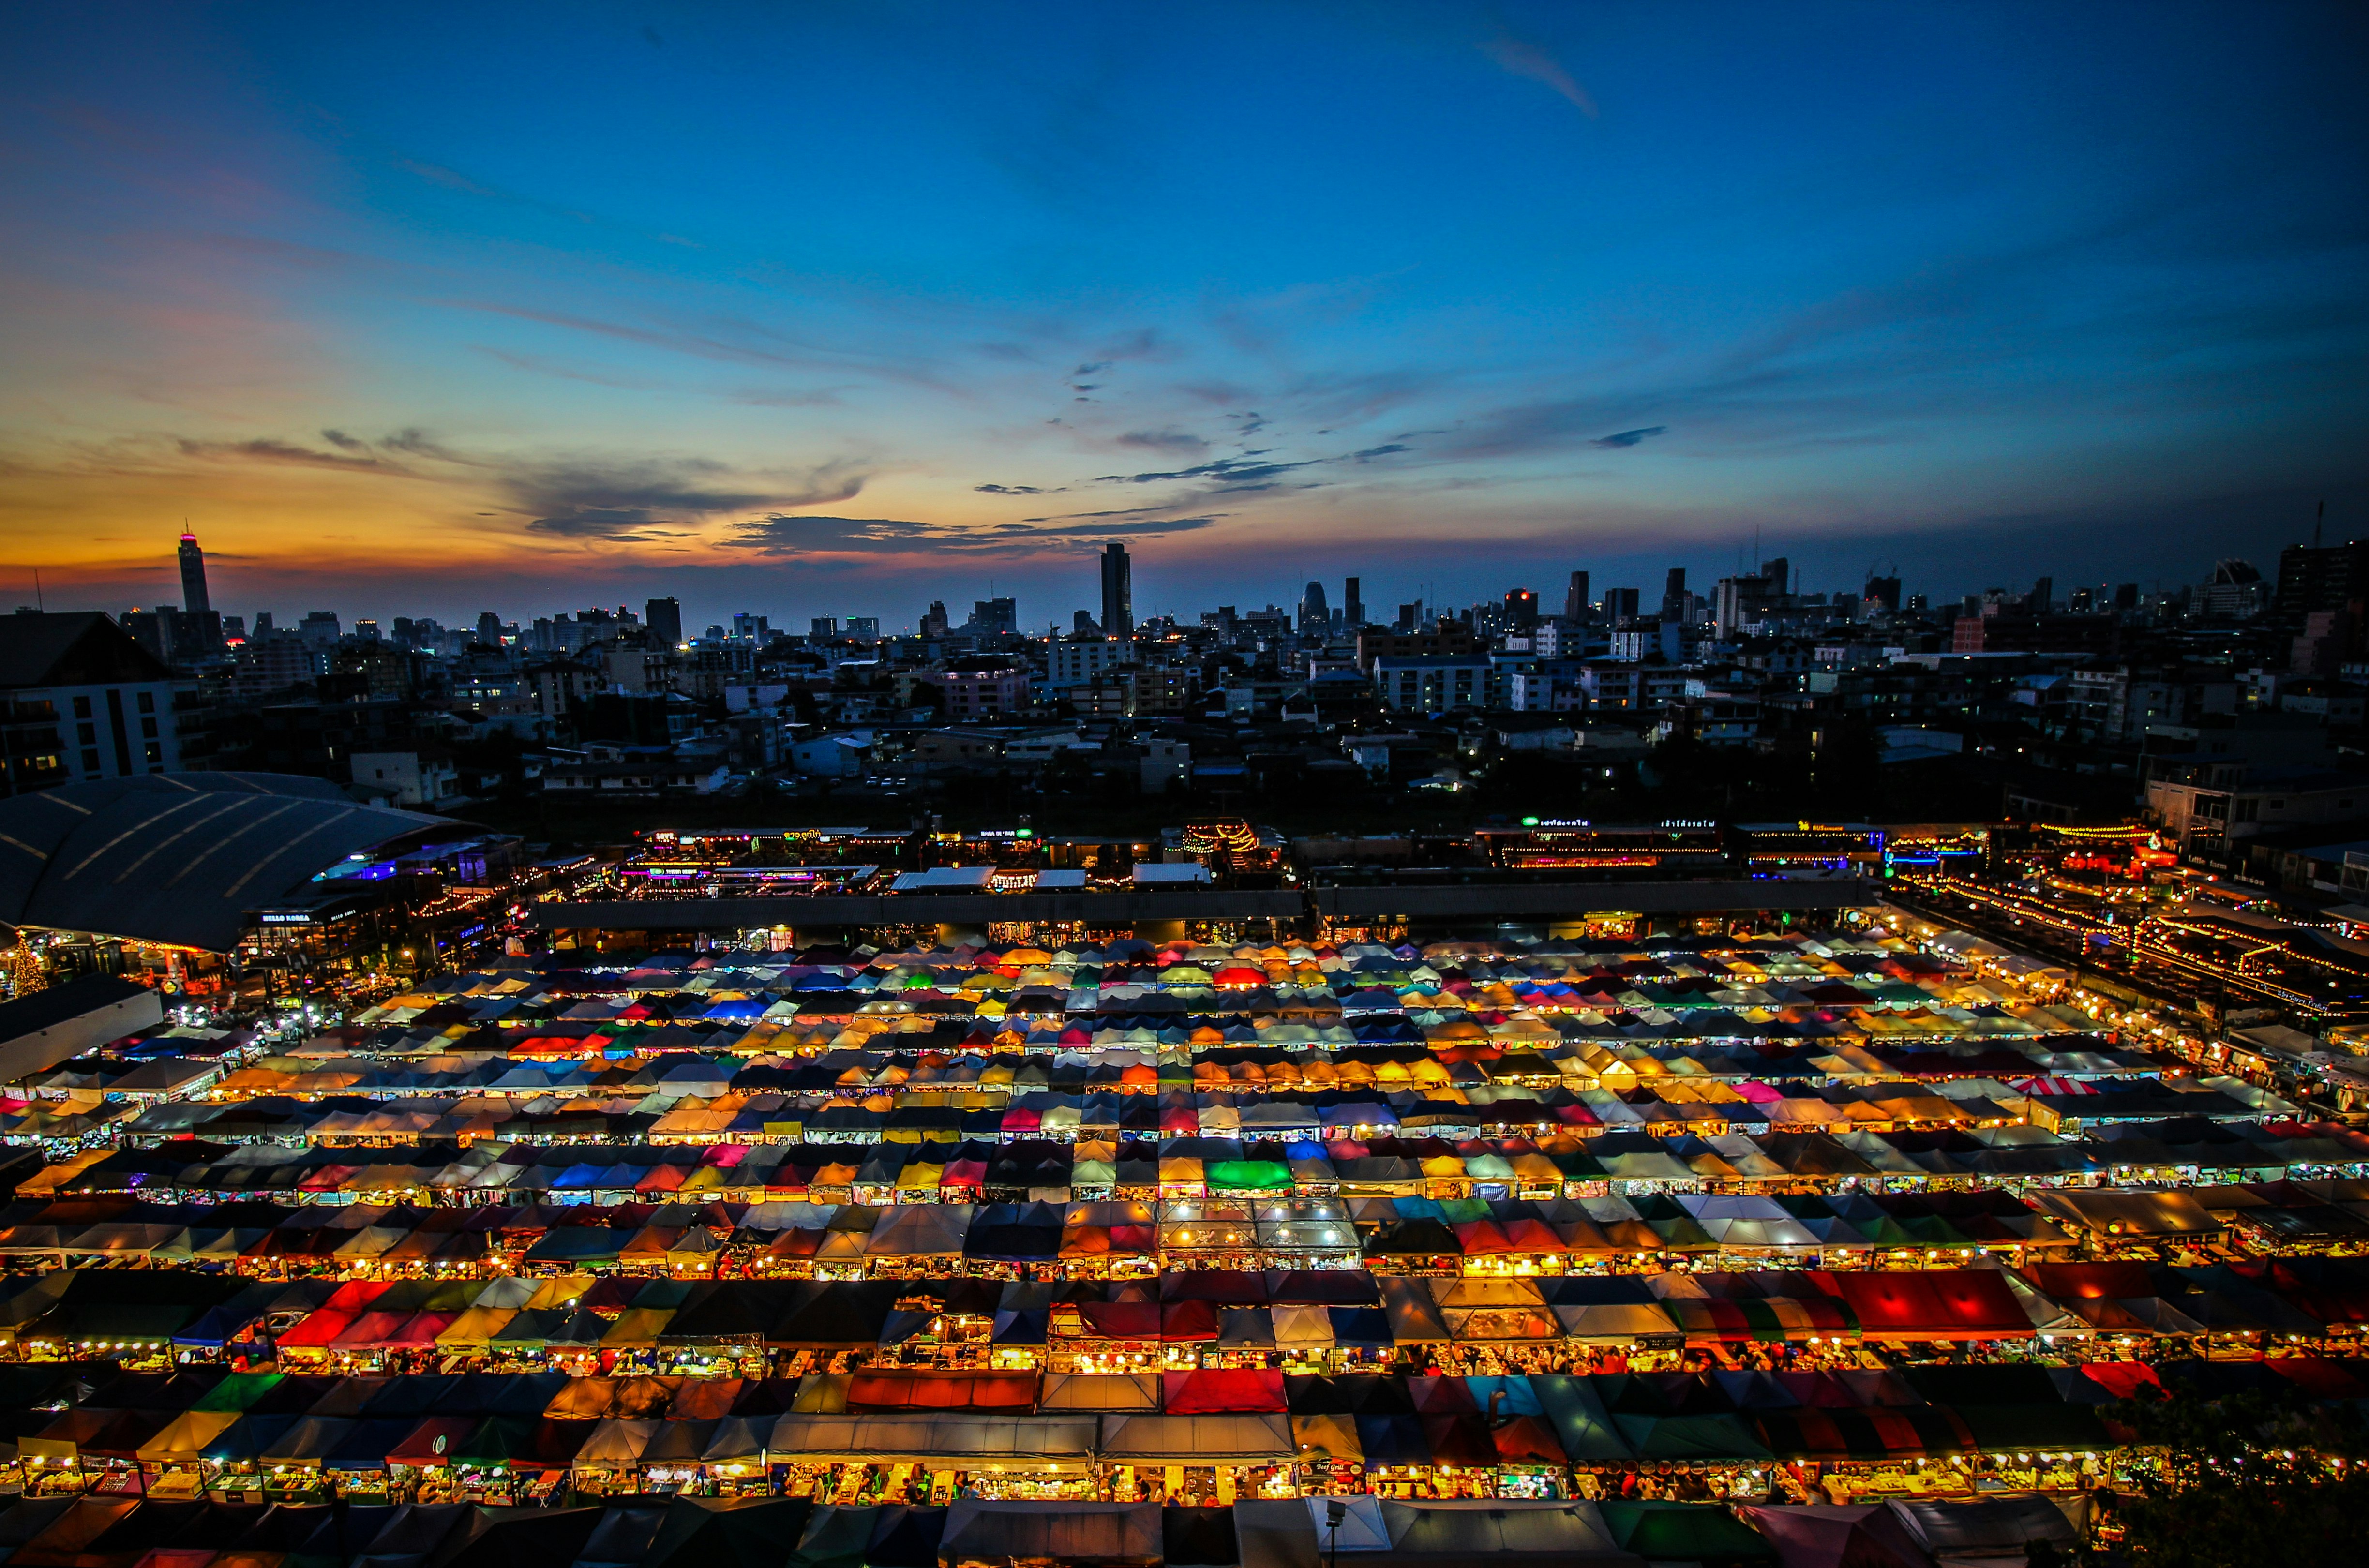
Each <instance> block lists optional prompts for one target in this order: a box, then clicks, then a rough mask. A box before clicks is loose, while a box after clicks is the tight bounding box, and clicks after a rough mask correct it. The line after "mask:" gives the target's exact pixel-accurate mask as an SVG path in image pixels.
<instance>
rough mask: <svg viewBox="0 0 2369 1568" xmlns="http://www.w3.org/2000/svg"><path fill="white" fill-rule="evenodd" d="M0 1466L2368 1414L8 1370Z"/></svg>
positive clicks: (1309, 1442)
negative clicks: (17, 1397)
mask: <svg viewBox="0 0 2369 1568" xmlns="http://www.w3.org/2000/svg"><path fill="white" fill-rule="evenodd" d="M0 1382H5V1385H6V1386H7V1387H10V1388H12V1389H29V1388H33V1387H34V1386H35V1385H37V1384H38V1385H39V1389H38V1393H39V1394H40V1396H43V1397H46V1398H47V1399H48V1400H49V1401H50V1402H53V1403H60V1404H62V1405H63V1408H58V1409H48V1408H41V1407H40V1406H34V1405H22V1404H15V1405H12V1406H11V1407H10V1409H9V1411H8V1412H7V1413H6V1414H5V1415H0V1428H5V1429H6V1430H5V1432H0V1443H5V1444H6V1445H7V1446H8V1447H10V1448H13V1449H14V1450H15V1452H14V1454H13V1455H11V1456H10V1457H12V1458H41V1459H47V1460H48V1461H50V1462H53V1463H58V1464H68V1463H71V1464H75V1465H79V1466H82V1467H85V1468H86V1469H88V1468H98V1467H103V1466H105V1465H107V1464H109V1463H110V1462H112V1463H115V1464H119V1465H133V1464H139V1465H146V1466H151V1467H156V1466H191V1465H204V1466H210V1467H216V1468H219V1469H225V1470H230V1471H238V1470H245V1471H269V1472H280V1471H289V1470H293V1471H342V1472H347V1473H349V1474H351V1473H358V1472H382V1473H383V1472H385V1471H388V1470H389V1468H390V1467H396V1468H410V1469H415V1470H417V1469H430V1468H450V1467H453V1466H463V1467H475V1468H488V1469H490V1468H504V1467H507V1468H509V1469H512V1470H516V1471H523V1472H526V1473H528V1474H531V1475H535V1476H542V1475H546V1474H548V1473H549V1472H552V1471H596V1470H597V1471H603V1472H608V1473H612V1474H613V1473H616V1472H621V1471H639V1470H642V1469H645V1468H647V1467H669V1468H674V1469H680V1470H694V1469H698V1468H701V1467H705V1468H708V1469H710V1470H717V1471H721V1470H723V1469H726V1468H727V1467H738V1468H739V1469H744V1470H759V1469H761V1467H763V1466H765V1465H767V1464H769V1463H782V1462H785V1461H795V1462H797V1463H801V1464H806V1465H809V1466H822V1465H829V1464H833V1463H852V1464H859V1465H894V1464H899V1463H904V1464H920V1465H925V1466H928V1467H931V1468H933V1469H952V1470H968V1469H974V1468H976V1469H988V1468H990V1467H991V1466H994V1465H998V1464H1008V1463H1011V1462H1013V1461H1014V1460H1023V1461H1025V1462H1026V1463H1028V1464H1029V1465H1031V1466H1038V1467H1049V1468H1050V1469H1052V1470H1054V1471H1069V1472H1070V1473H1072V1474H1075V1473H1078V1472H1081V1471H1083V1470H1084V1469H1086V1468H1088V1467H1091V1466H1096V1465H1100V1466H1105V1467H1107V1466H1113V1465H1132V1466H1137V1467H1146V1466H1150V1467H1165V1466H1172V1465H1199V1466H1212V1465H1214V1466H1226V1467H1248V1468H1256V1467H1276V1466H1292V1465H1296V1464H1307V1463H1310V1462H1320V1463H1322V1464H1323V1465H1325V1466H1327V1467H1334V1466H1341V1465H1349V1466H1356V1467H1363V1468H1364V1469H1366V1470H1368V1471H1374V1470H1392V1471H1399V1470H1407V1469H1427V1468H1430V1467H1435V1466H1455V1467H1459V1468H1467V1469H1480V1470H1491V1469H1500V1468H1505V1467H1533V1468H1535V1467H1544V1468H1547V1469H1550V1470H1552V1469H1562V1468H1566V1467H1573V1466H1577V1467H1581V1468H1597V1469H1608V1470H1618V1469H1626V1468H1631V1467H1634V1466H1637V1465H1640V1464H1656V1463H1660V1462H1662V1461H1671V1462H1681V1463H1687V1464H1702V1465H1711V1466H1731V1465H1746V1466H1748V1465H1753V1464H1760V1465H1766V1464H1768V1463H1770V1462H1772V1461H1791V1460H1813V1461H1820V1462H1843V1461H1883V1460H1896V1459H1943V1460H1946V1459H1951V1458H1952V1457H1957V1458H1961V1459H1965V1458H1971V1457H1972V1456H1974V1455H1978V1454H2010V1453H2019V1452H2049V1453H2066V1454H2079V1453H2099V1452H2104V1451H2108V1450H2111V1449H2112V1448H2116V1447H2117V1446H2118V1445H2120V1444H2122V1443H2123V1442H2125V1441H2127V1440H2128V1438H2129V1436H2130V1433H2129V1431H2128V1429H2127V1427H2126V1426H2124V1425H2123V1422H2122V1420H2121V1419H2120V1418H2119V1417H2118V1415H2117V1414H2116V1407H2117V1406H2118V1404H2119V1403H2120V1402H2123V1401H2125V1400H2129V1399H2133V1398H2142V1397H2144V1398H2153V1397H2157V1396H2159V1395H2161V1394H2163V1393H2165V1392H2168V1391H2171V1390H2175V1389H2184V1390H2187V1391H2192V1392H2195V1393H2198V1394H2201V1395H2203V1396H2207V1397H2215V1398H2217V1397H2223V1396H2226V1395H2227V1394H2231V1393H2236V1392H2240V1391H2259V1392H2265V1393H2272V1394H2277V1395H2280V1396H2282V1397H2286V1398H2292V1399H2297V1400H2301V1401H2305V1402H2322V1403H2325V1404H2328V1405H2329V1406H2331V1407H2336V1406H2344V1407H2352V1408H2357V1407H2358V1406H2359V1403H2360V1402H2361V1401H2362V1400H2363V1399H2364V1398H2369V1364H2364V1363H2363V1362H2362V1361H2358V1360H2350V1361H2348V1360H2341V1359H2329V1358H2319V1357H2310V1356H2289V1357H2276V1358H2272V1359H2269V1360H2262V1361H2253V1362H2184V1363H2172V1364H2168V1365H2166V1366H2164V1367H2161V1368H2153V1367H2149V1366H2146V1365H2144V1364H2142V1363H2138V1362H2131V1361H2119V1362H2099V1363H2090V1364H2088V1365H2084V1366H2079V1367H2057V1368H2049V1367H2037V1366H1996V1365H1941V1366H1931V1367H1923V1368H1911V1369H1909V1370H1906V1371H1890V1370H1868V1371H1850V1370H1845V1371H1837V1372H1812V1371H1802V1372H1767V1371H1712V1372H1698V1373H1685V1372H1664V1373H1634V1372H1631V1373H1612V1374H1598V1375H1594V1376H1585V1375H1566V1374H1545V1373H1534V1374H1528V1375H1515V1374H1507V1375H1497V1376H1487V1377H1480V1376H1451V1375H1446V1374H1439V1375H1430V1376H1421V1377H1402V1376H1384V1375H1339V1376H1317V1375H1310V1376H1290V1375H1286V1374H1284V1373H1281V1372H1276V1371H1258V1370H1216V1369H1209V1370H1199V1371H1190V1372H1172V1373H1167V1374H1164V1375H1163V1374H1141V1375H1132V1376H1129V1375H1121V1374H1100V1373H1095V1374H1089V1373H1078V1374H1068V1375H1062V1374H1037V1373H1033V1372H1013V1371H1008V1370H1006V1371H994V1372H937V1371H900V1370H896V1369H880V1370H867V1371H862V1372H857V1373H853V1374H813V1375H809V1376H807V1377H806V1378H803V1379H781V1378H766V1379H738V1378H689V1379H685V1378H669V1377H632V1378H580V1377H570V1376H568V1375H566V1374H564V1373H556V1372H542V1373H538V1372H520V1373H456V1374H423V1375H415V1376H410V1377H402V1378H387V1377H353V1376H329V1375H319V1376H311V1375H304V1374H292V1373H243V1372H223V1370H222V1369H220V1368H189V1369H185V1370H182V1371H178V1372H174V1373H131V1372H127V1373H116V1372H113V1371H112V1370H111V1369H109V1368H107V1367H106V1366H105V1365H104V1364H100V1363H92V1362H78V1363H40V1364H33V1365H28V1366H20V1367H13V1368H7V1369H6V1376H5V1379H0Z"/></svg>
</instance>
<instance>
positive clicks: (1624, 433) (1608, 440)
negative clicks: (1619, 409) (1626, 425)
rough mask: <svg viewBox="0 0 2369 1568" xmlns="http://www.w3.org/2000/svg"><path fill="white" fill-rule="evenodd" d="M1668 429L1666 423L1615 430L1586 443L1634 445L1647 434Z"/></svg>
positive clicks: (1667, 431)
mask: <svg viewBox="0 0 2369 1568" xmlns="http://www.w3.org/2000/svg"><path fill="white" fill-rule="evenodd" d="M1669 429H1670V428H1669V427H1668V426H1667V425H1645V426H1642V427H1640V428H1639V429H1633V430H1615V431H1613V432H1612V433H1611V434H1610V435H1608V436H1598V437H1596V439H1595V440H1594V441H1590V442H1588V443H1587V444H1588V445H1590V446H1606V447H1622V446H1635V445H1637V444H1638V443H1640V442H1641V441H1644V440H1645V439H1646V438H1647V437H1649V436H1659V435H1666V434H1668V433H1669Z"/></svg>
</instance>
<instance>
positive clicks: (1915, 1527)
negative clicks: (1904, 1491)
mask: <svg viewBox="0 0 2369 1568" xmlns="http://www.w3.org/2000/svg"><path fill="white" fill-rule="evenodd" d="M2066 1505H2069V1506H2070V1507H2072V1508H2073V1509H2075V1510H2077V1511H2078V1512H2080V1513H2083V1514H2086V1512H2087V1509H2088V1505H2089V1499H2088V1498H2087V1497H2086V1496H2075V1497H2069V1498H2067V1499H2066ZM1887 1506H1888V1507H1890V1508H1891V1509H1892V1511H1893V1512H1894V1514H1897V1515H1898V1516H1900V1522H1901V1523H1902V1524H1904V1525H1906V1526H1907V1527H1908V1533H1909V1534H1911V1535H1913V1536H1915V1537H1916V1538H1917V1539H1918V1540H1919V1541H1921V1542H1923V1543H1924V1546H1925V1550H1926V1551H1929V1552H1931V1553H1932V1554H1933V1555H1934V1556H1935V1557H1936V1558H1938V1559H1940V1561H1941V1562H1943V1563H1944V1564H1949V1563H1952V1562H1968V1561H1971V1560H1974V1559H1979V1558H1990V1559H1994V1560H2004V1561H2006V1562H2014V1561H2015V1560H2016V1559H2019V1558H2020V1557H2022V1556H2023V1555H2024V1549H2025V1547H2026V1546H2027V1545H2028V1544H2029V1543H2030V1542H2032V1541H2035V1540H2045V1541H2051V1542H2054V1544H2055V1545H2056V1546H2057V1547H2058V1548H2059V1549H2060V1550H2061V1551H2064V1552H2066V1554H2070V1553H2071V1552H2072V1551H2075V1550H2076V1549H2077V1548H2078V1547H2079V1546H2080V1544H2081V1543H2082V1541H2083V1540H2084V1539H2087V1537H2088V1531H2086V1530H2084V1529H2082V1528H2077V1526H2076V1524H2075V1522H2074V1519H2073V1518H2072V1517H2071V1516H2068V1515H2067V1513H2066V1507H2065V1506H2060V1505H2058V1504H2057V1503H2056V1502H2055V1501H2054V1499H2052V1498H2047V1497H2043V1496H2041V1495H2039V1494H2037V1493H2020V1494H2016V1495H2013V1496H2001V1497H1979V1498H1975V1499H1974V1500H1972V1501H1970V1502H1963V1503H1960V1502H1944V1501H1942V1500H1941V1499H1940V1498H1924V1497H1917V1498H1896V1499H1894V1500H1893V1501H1892V1502H1891V1503H1889V1504H1888V1505H1887Z"/></svg>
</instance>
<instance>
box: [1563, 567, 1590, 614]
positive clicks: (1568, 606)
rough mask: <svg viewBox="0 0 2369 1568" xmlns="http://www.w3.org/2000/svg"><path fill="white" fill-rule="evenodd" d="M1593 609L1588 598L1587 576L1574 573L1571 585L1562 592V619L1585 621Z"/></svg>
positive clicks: (1583, 573)
mask: <svg viewBox="0 0 2369 1568" xmlns="http://www.w3.org/2000/svg"><path fill="white" fill-rule="evenodd" d="M1591 608H1592V606H1591V605H1590V604H1589V602H1588V598H1587V574H1586V573H1585V572H1574V573H1572V574H1571V585H1570V586H1569V587H1567V588H1565V589H1563V590H1562V618H1563V619H1564V620H1566V621H1585V620H1586V619H1587V613H1588V611H1589V610H1590V609H1591Z"/></svg>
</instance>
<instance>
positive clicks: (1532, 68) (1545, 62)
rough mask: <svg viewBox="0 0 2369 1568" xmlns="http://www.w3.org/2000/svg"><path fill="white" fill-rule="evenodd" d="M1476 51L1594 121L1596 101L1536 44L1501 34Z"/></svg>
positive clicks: (1484, 43) (1558, 62) (1558, 61)
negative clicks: (1568, 101) (1559, 98)
mask: <svg viewBox="0 0 2369 1568" xmlns="http://www.w3.org/2000/svg"><path fill="white" fill-rule="evenodd" d="M1476 47H1478V48H1479V49H1480V51H1481V52H1482V53H1483V54H1485V55H1487V56H1488V57H1489V58H1490V59H1492V60H1493V61H1495V62H1496V63H1497V65H1498V68H1499V69H1501V70H1503V71H1505V73H1506V74H1509V75H1515V76H1520V77H1524V78H1526V79H1527V80H1529V81H1533V82H1536V83H1538V84H1539V85H1540V86H1544V87H1546V88H1547V89H1548V90H1549V91H1551V92H1553V93H1556V94H1558V95H1560V96H1561V97H1564V98H1567V99H1569V100H1570V101H1571V104H1572V106H1573V107H1574V109H1578V110H1579V112H1580V113H1582V114H1584V115H1585V116H1587V118H1588V119H1590V120H1594V119H1595V118H1596V100H1595V99H1594V98H1592V97H1588V96H1587V90H1586V89H1585V88H1584V87H1582V86H1580V85H1579V84H1578V83H1577V82H1574V81H1573V80H1572V79H1571V73H1570V72H1568V71H1566V70H1564V69H1563V68H1562V61H1560V60H1557V59H1556V58H1555V57H1554V56H1553V55H1551V54H1549V53H1548V52H1546V51H1545V50H1543V49H1540V48H1539V46H1538V45H1537V44H1535V43H1526V42H1524V41H1523V40H1520V39H1517V38H1514V37H1512V36H1510V35H1507V34H1500V35H1499V36H1498V37H1496V38H1493V39H1490V40H1487V41H1486V42H1483V43H1482V44H1479V45H1478V46H1476Z"/></svg>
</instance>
